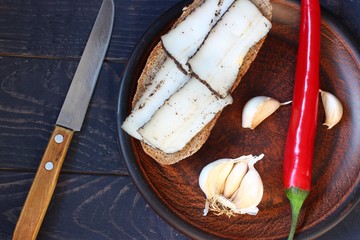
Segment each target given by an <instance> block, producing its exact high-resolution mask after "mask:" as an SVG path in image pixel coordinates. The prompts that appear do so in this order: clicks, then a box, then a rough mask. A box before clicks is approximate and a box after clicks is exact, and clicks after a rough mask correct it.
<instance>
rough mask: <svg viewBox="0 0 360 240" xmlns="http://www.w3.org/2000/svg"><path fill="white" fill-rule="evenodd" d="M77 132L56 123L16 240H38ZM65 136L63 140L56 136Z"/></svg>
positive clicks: (24, 208)
mask: <svg viewBox="0 0 360 240" xmlns="http://www.w3.org/2000/svg"><path fill="white" fill-rule="evenodd" d="M73 134H74V131H72V130H69V129H66V128H63V127H59V126H56V127H55V129H54V132H53V134H52V136H51V138H50V140H49V143H48V145H47V147H46V150H45V153H44V155H43V158H42V160H41V163H40V166H39V168H38V170H37V173H36V176H35V179H34V181H33V183H32V185H31V189H30V192H29V194H28V196H27V198H26V201H25V204H24V207H23V209H22V213H26V214H21V215H20V218H19V220H18V223H17V225H16V228H15V232H14V235H13V239H14V240H15V239H16V240H25V239H35V238H36V236H37V233H38V231H39V229H40V226H41V223H42V220H43V218H44V216H45V213H46V210H47V207H48V205H49V202H50V200H51V197H52V195H53V192H54V189H55V186H56V182H57V179H58V177H59V174H60V170H61V166H62V164H63V162H64V159H65V155H66V152H67V150H68V148H69V145H70V142H71V139H72V136H73ZM59 136H62V138H63V140H62V141H61V142H59V141H57V140H56V139H57V138H59Z"/></svg>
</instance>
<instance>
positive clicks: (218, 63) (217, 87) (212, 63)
mask: <svg viewBox="0 0 360 240" xmlns="http://www.w3.org/2000/svg"><path fill="white" fill-rule="evenodd" d="M270 28H271V23H270V22H269V20H267V19H266V18H265V17H264V16H263V15H262V14H261V12H260V11H259V10H258V9H257V7H256V6H255V5H254V4H252V3H251V2H250V1H248V0H237V1H235V2H234V4H233V5H232V6H231V7H230V8H229V10H228V11H227V12H226V14H224V16H223V17H222V18H221V20H219V21H218V23H217V24H216V26H214V28H213V29H212V30H211V32H210V33H209V35H208V37H207V38H206V40H205V41H204V43H203V45H202V46H201V47H200V49H199V50H198V51H197V52H196V54H195V55H194V56H193V57H192V58H191V59H190V60H189V65H190V68H191V70H192V72H193V73H194V74H195V75H196V76H197V77H198V78H199V79H201V80H202V81H204V82H206V84H207V85H208V86H209V87H210V88H211V89H212V90H213V91H215V92H217V93H218V94H219V95H220V96H222V97H225V96H227V95H228V94H229V91H230V89H231V88H232V86H233V84H234V83H235V81H236V78H237V75H238V72H239V69H240V66H241V65H242V63H243V60H244V57H245V55H246V54H247V52H248V51H249V49H250V48H251V47H252V46H254V45H255V44H256V43H257V42H258V41H259V40H261V39H262V38H263V37H264V36H265V35H266V34H267V33H268V32H269V30H270Z"/></svg>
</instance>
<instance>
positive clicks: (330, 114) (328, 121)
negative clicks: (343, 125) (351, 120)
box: [320, 90, 343, 129]
mask: <svg viewBox="0 0 360 240" xmlns="http://www.w3.org/2000/svg"><path fill="white" fill-rule="evenodd" d="M320 95H321V100H322V103H323V106H324V110H325V122H324V123H323V125H325V126H327V127H328V129H331V128H332V127H334V126H335V125H336V124H337V123H338V122H339V121H340V120H341V118H342V115H343V106H342V104H341V102H340V100H339V99H338V98H337V97H335V96H334V95H333V94H331V93H329V92H326V91H322V90H320Z"/></svg>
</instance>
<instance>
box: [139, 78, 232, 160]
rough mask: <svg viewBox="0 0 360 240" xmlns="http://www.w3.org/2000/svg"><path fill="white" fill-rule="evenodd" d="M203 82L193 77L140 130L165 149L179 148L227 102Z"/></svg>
mask: <svg viewBox="0 0 360 240" xmlns="http://www.w3.org/2000/svg"><path fill="white" fill-rule="evenodd" d="M231 103H232V97H231V96H230V95H229V96H227V97H226V98H224V99H221V98H218V97H217V96H216V95H215V94H214V93H212V92H211V91H210V90H209V89H208V88H207V87H206V86H205V85H204V84H203V83H201V82H200V81H198V80H197V79H196V78H191V79H190V80H189V81H188V82H187V83H186V84H185V85H184V86H183V87H182V88H181V89H180V90H179V91H178V92H176V93H174V94H173V95H172V96H171V97H170V98H169V99H168V100H167V101H166V102H165V103H164V105H163V106H161V107H160V108H159V109H158V110H157V111H156V112H155V114H154V115H153V116H152V117H151V119H150V121H149V122H147V123H146V124H145V125H144V126H143V127H141V128H140V129H139V130H138V132H139V133H140V135H141V136H142V137H143V139H144V141H145V142H146V143H148V144H149V145H151V146H153V147H155V148H158V149H160V150H161V151H163V152H165V153H174V152H177V151H180V150H181V149H183V148H184V147H185V145H186V144H187V143H188V142H189V141H190V140H191V139H192V138H193V137H194V136H195V135H196V134H198V133H199V132H200V131H201V130H202V129H203V128H204V127H205V126H206V124H208V123H209V122H210V121H211V120H212V119H213V118H214V116H215V115H216V114H217V113H218V112H219V111H221V110H222V109H223V108H224V107H225V106H226V105H228V104H231Z"/></svg>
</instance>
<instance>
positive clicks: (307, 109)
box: [284, 0, 321, 239]
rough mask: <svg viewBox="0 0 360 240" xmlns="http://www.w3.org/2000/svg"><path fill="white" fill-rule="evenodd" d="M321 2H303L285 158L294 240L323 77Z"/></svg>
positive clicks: (305, 190)
mask: <svg viewBox="0 0 360 240" xmlns="http://www.w3.org/2000/svg"><path fill="white" fill-rule="evenodd" d="M320 24H321V13H320V3H319V0H302V1H301V20H300V36H299V47H298V56H297V63H296V75H295V87H294V96H293V103H292V112H291V118H290V124H289V129H288V135H287V141H286V148H285V155H284V188H285V192H286V195H287V197H288V198H289V200H290V203H291V209H292V226H291V231H290V234H289V239H293V236H294V234H295V228H296V224H297V219H298V215H299V212H300V209H301V206H302V204H303V202H304V201H305V199H306V197H307V196H308V194H309V191H310V186H311V170H312V160H313V152H314V142H315V133H316V123H317V109H318V97H319V74H320V70H319V69H320Z"/></svg>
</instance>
